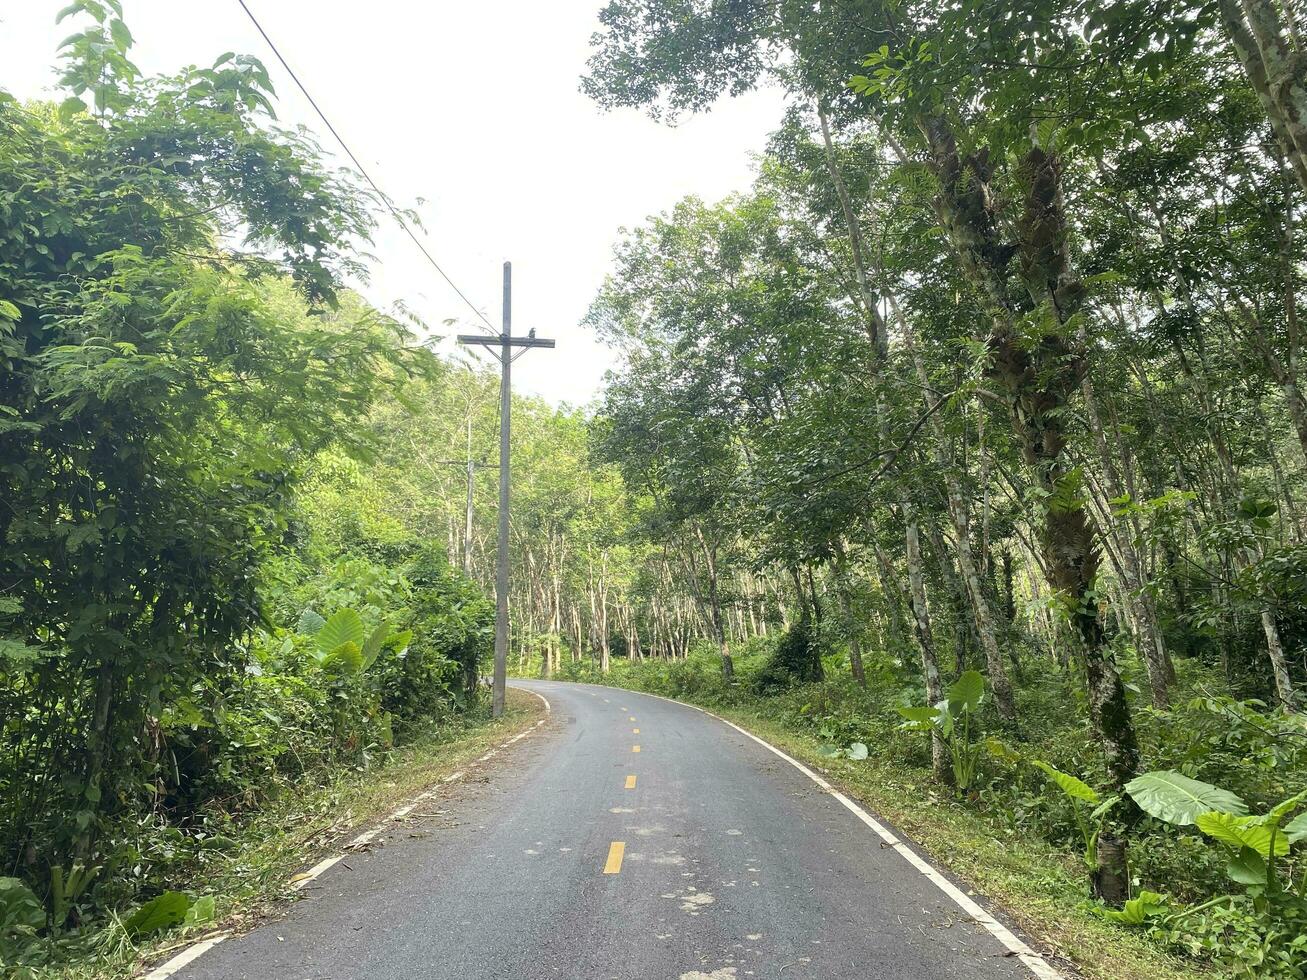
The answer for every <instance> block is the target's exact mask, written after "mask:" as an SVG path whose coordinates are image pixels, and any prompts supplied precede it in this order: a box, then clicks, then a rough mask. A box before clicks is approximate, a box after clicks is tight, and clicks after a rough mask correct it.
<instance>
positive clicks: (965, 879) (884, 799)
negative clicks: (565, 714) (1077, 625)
mask: <svg viewBox="0 0 1307 980" xmlns="http://www.w3.org/2000/svg"><path fill="white" fill-rule="evenodd" d="M560 679H561V678H560ZM575 679H577V680H581V681H585V682H590V683H595V684H605V685H608V686H612V687H619V688H625V689H628V690H635V691H645V692H646V693H652V694H659V695H666V692H664V691H662V690H659V688H658V686H657V685H656V684H654V683H651V680H652V678H649V677H642V676H641V668H639V667H638V666H629V665H625V664H623V665H621V666H618V667H616V669H614V670H613V671H612V672H611V673H610V674H608V675H607V676H606V677H600V676H591V675H588V674H584V675H581V676H578V677H576V678H575ZM673 696H674V697H675V699H676V700H680V701H684V702H686V703H688V704H697V705H699V706H700V707H703V708H706V709H707V710H709V711H711V712H713V713H714V714H716V715H719V716H721V717H722V718H726V719H728V720H730V721H732V722H734V723H736V724H737V725H739V726H740V727H741V728H744V729H747V730H748V731H750V732H752V733H754V734H755V735H757V736H759V737H760V738H763V739H766V740H767V741H768V742H771V743H772V744H773V745H775V746H776V747H777V748H780V749H782V750H784V751H785V752H786V753H788V754H789V755H791V756H793V757H794V758H795V759H797V760H799V761H800V762H802V763H804V764H805V765H807V766H808V767H809V768H811V769H814V770H816V771H818V772H820V773H821V774H822V775H823V776H825V777H826V778H827V779H828V780H829V781H830V782H831V783H833V784H834V785H836V786H837V787H838V788H839V789H840V790H841V791H843V792H844V793H845V794H846V795H848V796H849V797H851V798H852V799H854V800H856V801H858V802H859V803H861V804H863V805H865V807H866V808H867V809H868V810H870V811H871V812H872V813H874V814H876V815H878V816H880V817H883V818H884V821H885V822H886V823H888V824H890V825H891V826H892V827H893V828H894V829H895V830H898V831H900V832H901V833H902V835H903V836H905V837H907V838H909V839H910V840H911V841H912V842H913V843H915V844H917V845H919V846H920V847H921V848H922V849H924V850H925V851H926V852H927V854H928V855H929V857H930V860H931V861H932V863H934V864H935V865H936V866H938V867H940V868H941V869H942V870H944V871H946V872H947V873H949V874H952V875H954V876H955V877H956V878H958V879H960V880H961V882H962V883H963V885H962V887H963V889H964V891H968V892H969V893H971V894H972V895H973V897H975V896H976V894H977V893H978V894H979V896H982V897H983V899H984V900H986V901H988V902H990V903H992V905H994V906H996V907H997V909H999V910H1001V911H1002V913H1003V914H1005V915H1006V916H1007V917H1008V918H1009V919H1010V920H1011V921H1013V922H1014V923H1016V924H1017V925H1018V926H1019V927H1020V929H1021V930H1022V931H1023V932H1024V933H1025V935H1026V937H1027V939H1028V940H1030V941H1031V943H1032V945H1033V946H1034V947H1035V949H1036V951H1037V952H1040V953H1042V954H1044V955H1045V956H1048V957H1049V958H1050V959H1052V960H1053V961H1054V962H1055V965H1057V966H1058V967H1059V969H1062V970H1063V972H1066V973H1070V974H1073V975H1080V976H1083V977H1086V978H1090V980H1194V978H1216V977H1225V976H1229V974H1228V973H1227V972H1225V971H1223V970H1221V969H1219V968H1217V967H1214V966H1212V965H1210V964H1206V963H1200V962H1197V961H1194V960H1189V959H1184V958H1181V957H1177V956H1172V955H1170V954H1168V953H1167V952H1166V951H1165V950H1164V949H1162V948H1161V947H1160V946H1159V945H1158V944H1157V943H1156V942H1154V941H1151V940H1149V939H1148V938H1147V937H1146V936H1145V935H1143V934H1142V933H1140V932H1135V931H1131V930H1127V929H1123V928H1121V927H1119V926H1115V925H1113V924H1111V923H1109V922H1106V921H1104V920H1103V919H1101V918H1099V917H1098V916H1096V915H1094V914H1093V913H1092V912H1091V911H1090V908H1089V902H1088V894H1087V886H1086V882H1085V876H1084V872H1083V866H1082V864H1081V863H1080V859H1079V857H1078V856H1077V855H1074V854H1070V853H1067V852H1065V851H1061V850H1059V849H1057V848H1055V847H1054V846H1052V845H1051V844H1049V843H1048V842H1047V841H1044V840H1042V839H1039V838H1037V837H1034V836H1031V835H1022V834H1019V833H1015V832H1011V831H1007V830H1006V829H1005V828H1000V827H998V826H996V825H995V824H994V823H992V822H990V821H987V820H986V819H985V818H984V816H983V815H982V814H980V813H978V812H977V811H976V810H974V809H971V808H969V807H967V806H964V805H963V804H962V803H961V802H959V801H958V800H956V799H955V798H953V797H952V796H951V795H950V794H949V793H948V791H947V790H945V789H944V788H942V787H940V786H938V785H937V784H934V783H933V782H932V781H931V779H930V775H929V773H928V772H926V771H924V770H922V769H920V768H916V767H913V766H911V765H905V764H903V763H901V762H899V761H897V760H895V759H893V758H885V757H880V758H878V756H877V753H876V749H875V747H874V746H872V752H871V754H870V756H869V757H868V758H867V759H866V760H863V761H856V762H855V761H850V760H846V759H831V758H829V757H827V756H825V755H823V754H822V753H821V751H820V749H821V741H820V740H819V739H818V738H816V737H813V736H812V735H810V734H806V733H804V732H800V731H796V730H795V729H793V728H791V727H787V725H786V724H785V722H784V717H785V716H784V715H779V716H778V712H777V710H776V707H775V705H772V706H770V707H769V706H768V704H767V700H766V699H765V698H757V697H754V696H752V695H749V694H746V693H743V692H741V691H739V690H738V689H737V690H736V692H734V695H733V697H732V698H731V701H730V703H724V702H723V700H722V698H721V697H720V694H719V693H718V692H716V691H715V690H713V689H711V688H710V689H707V690H706V691H705V692H696V691H692V690H689V691H687V690H682V691H678V692H675V694H674V695H673ZM873 846H874V844H873ZM973 890H974V891H973ZM862 914H871V910H863V912H862Z"/></svg>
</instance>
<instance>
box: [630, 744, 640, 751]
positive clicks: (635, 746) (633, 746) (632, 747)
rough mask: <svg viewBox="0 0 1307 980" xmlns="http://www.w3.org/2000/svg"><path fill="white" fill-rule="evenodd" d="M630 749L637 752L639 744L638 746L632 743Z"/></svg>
mask: <svg viewBox="0 0 1307 980" xmlns="http://www.w3.org/2000/svg"><path fill="white" fill-rule="evenodd" d="M631 751H632V752H639V751H640V746H638V745H632V746H631Z"/></svg>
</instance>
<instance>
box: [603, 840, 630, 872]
mask: <svg viewBox="0 0 1307 980" xmlns="http://www.w3.org/2000/svg"><path fill="white" fill-rule="evenodd" d="M625 853H626V842H625V841H620V840H615V841H613V842H612V843H611V844H609V845H608V860H607V861H605V862H604V874H606V875H615V874H617V873H618V872H619V871H621V870H622V855H624V854H625Z"/></svg>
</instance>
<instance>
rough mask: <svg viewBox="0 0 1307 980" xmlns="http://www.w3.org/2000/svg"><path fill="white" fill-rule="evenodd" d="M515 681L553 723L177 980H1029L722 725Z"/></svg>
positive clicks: (967, 920)
mask: <svg viewBox="0 0 1307 980" xmlns="http://www.w3.org/2000/svg"><path fill="white" fill-rule="evenodd" d="M517 686H521V687H524V688H529V689H530V690H532V691H537V692H539V693H541V694H543V695H545V696H546V697H547V698H548V699H549V701H550V702H551V703H552V705H553V713H552V717H551V719H550V721H549V723H548V724H547V725H545V726H543V727H542V728H540V729H538V730H537V732H536V734H534V735H532V736H531V737H528V738H526V739H524V740H522V741H520V742H518V743H517V744H516V745H513V746H511V747H510V748H508V749H506V750H505V751H504V752H503V753H502V754H501V755H500V756H499V757H497V758H496V759H495V760H493V761H492V762H489V763H486V764H485V767H484V768H483V769H482V770H479V774H472V773H470V774H469V777H468V779H467V780H466V781H464V782H462V783H457V784H453V785H451V786H449V787H447V788H444V789H442V790H441V791H440V793H439V794H438V795H437V796H436V797H435V798H434V799H432V800H429V801H426V802H425V803H424V804H423V805H422V806H419V807H418V808H417V809H415V810H414V811H413V813H412V814H410V816H409V818H408V819H407V820H406V821H405V822H404V823H403V824H402V825H397V827H398V829H396V830H392V831H389V832H387V833H386V834H385V835H384V836H383V837H382V838H381V839H380V841H381V843H380V846H376V847H374V848H372V849H370V850H368V851H366V852H363V853H354V854H351V855H350V856H349V857H348V858H347V859H346V860H345V861H344V862H341V863H339V864H336V865H335V866H334V867H332V868H331V869H330V870H328V871H326V872H325V873H324V874H323V875H322V877H321V878H320V879H318V880H317V881H315V882H313V883H312V884H311V885H310V886H309V887H308V888H307V889H306V894H307V896H308V897H307V898H306V900H304V901H301V902H299V903H297V904H296V905H295V906H294V907H293V908H292V909H291V911H290V913H289V914H288V915H287V916H286V917H285V918H284V919H281V920H279V921H276V922H273V923H270V924H267V925H265V926H263V927H261V928H259V929H257V930H255V931H254V932H251V933H249V934H248V935H245V936H242V937H239V938H233V939H229V940H227V941H226V942H224V943H222V944H220V945H218V946H215V947H214V948H213V949H212V950H210V951H208V952H207V953H205V954H204V955H203V956H202V957H200V958H198V959H197V960H195V961H194V962H193V963H192V964H190V965H188V966H186V967H184V968H182V969H181V970H180V971H178V972H177V973H175V974H174V976H175V977H178V978H189V980H237V978H248V980H281V978H285V980H355V978H360V980H361V978H369V980H372V978H376V980H381V978H387V980H390V978H395V980H405V978H414V980H416V978H424V980H434V978H451V980H452V978H458V980H481V978H484V980H492V978H493V980H528V978H529V980H544V978H556V977H562V978H586V980H590V978H595V980H605V978H611V980H743V978H751V977H752V978H759V980H768V978H773V980H803V978H822V980H844V978H848V980H852V978H858V980H878V978H887V980H888V978H923V980H951V978H966V980H998V978H1030V977H1032V976H1035V973H1033V972H1031V969H1030V968H1028V967H1027V966H1026V965H1024V964H1023V962H1022V960H1021V959H1019V958H1018V957H1017V956H1015V955H1013V954H1012V952H1011V950H1010V949H1009V948H1008V947H1007V946H1005V945H1004V944H1003V943H1002V942H1000V940H999V938H996V937H995V936H994V935H992V934H991V932H989V931H986V929H985V928H983V927H982V926H981V925H980V924H978V923H977V922H975V921H974V920H973V919H972V918H971V917H969V916H968V914H967V913H966V912H965V911H964V910H963V908H961V907H960V906H959V905H958V904H957V903H956V902H955V901H954V900H953V899H952V898H950V897H949V896H948V895H947V894H946V893H945V892H944V891H942V890H941V889H940V887H938V886H937V885H936V884H935V883H934V882H933V881H932V879H931V877H930V876H929V875H927V874H924V873H923V870H922V869H921V868H918V867H914V866H913V865H912V864H910V863H909V860H907V859H905V857H904V855H903V854H902V853H900V852H899V851H898V850H896V849H895V848H893V847H891V846H885V844H884V842H883V841H882V839H881V838H880V837H878V836H877V835H876V833H875V832H874V831H873V830H872V829H871V828H869V826H868V825H867V823H866V822H864V821H863V820H861V819H860V818H859V816H858V815H857V814H855V813H854V812H852V811H851V810H850V809H849V808H847V807H846V806H844V805H843V804H842V803H841V802H840V801H839V800H838V799H836V798H835V797H834V796H832V795H831V794H830V793H828V792H826V791H825V790H823V789H822V788H821V787H820V786H818V785H817V784H815V783H814V782H812V780H810V779H809V778H808V777H807V776H805V775H804V774H803V773H801V772H799V771H798V770H797V769H796V768H795V767H794V766H792V765H791V764H789V763H788V762H786V761H785V760H784V759H781V758H778V757H777V756H776V755H774V754H772V753H771V752H769V751H768V750H767V749H766V748H765V747H764V746H761V745H759V744H758V743H756V742H754V741H752V740H751V739H749V738H747V737H746V736H745V735H743V734H741V733H739V732H737V731H735V730H733V729H731V728H729V727H728V726H727V725H725V724H724V723H722V722H721V721H718V720H716V719H714V718H711V717H710V716H708V715H705V714H703V713H701V712H698V711H695V710H693V709H691V708H688V707H685V706H682V705H677V704H673V703H670V702H666V701H662V700H659V699H656V698H652V697H648V696H645V695H640V694H634V693H630V692H623V691H616V690H612V689H608V688H596V687H588V686H584V685H576V684H563V683H552V682H543V681H541V682H521V683H520V684H518V685H517ZM636 746H638V747H639V748H638V751H637V750H636ZM1045 975H1046V976H1049V975H1052V974H1051V973H1048V974H1045Z"/></svg>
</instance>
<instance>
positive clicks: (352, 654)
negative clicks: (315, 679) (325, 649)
mask: <svg viewBox="0 0 1307 980" xmlns="http://www.w3.org/2000/svg"><path fill="white" fill-rule="evenodd" d="M319 662H320V663H321V664H322V669H323V670H325V671H326V672H327V673H328V674H334V675H336V676H337V677H345V676H350V675H353V674H357V673H359V672H360V671H361V670H363V651H362V650H360V649H359V645H358V644H357V643H354V642H351V641H347V642H345V643H342V644H341V645H340V646H338V647H336V649H334V650H332V651H331V652H330V653H328V654H326V655H325V656H323V658H322V660H321V661H319Z"/></svg>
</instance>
